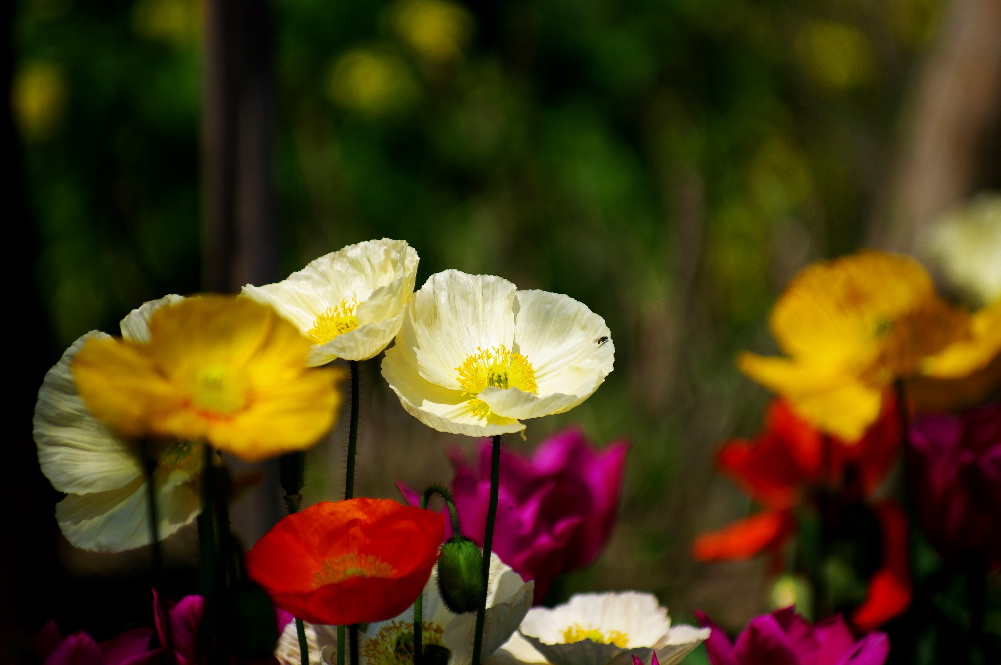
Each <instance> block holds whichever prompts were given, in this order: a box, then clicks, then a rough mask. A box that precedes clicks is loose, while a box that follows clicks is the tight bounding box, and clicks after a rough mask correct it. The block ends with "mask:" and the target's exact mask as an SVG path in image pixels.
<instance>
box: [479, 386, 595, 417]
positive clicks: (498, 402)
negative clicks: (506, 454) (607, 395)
mask: <svg viewBox="0 0 1001 665" xmlns="http://www.w3.org/2000/svg"><path fill="white" fill-rule="evenodd" d="M594 387H595V388H597V387H598V386H597V385H595V386H594ZM592 392H593V391H592ZM590 395H591V393H588V394H586V395H565V394H562V393H554V394H550V395H543V396H541V397H540V396H538V395H533V394H531V393H526V392H522V391H521V390H518V389H517V388H508V389H506V390H505V389H501V388H485V389H484V390H482V391H481V392H480V393H479V395H477V397H478V398H479V399H480V400H482V401H483V402H484V403H485V404H486V405H487V406H489V407H490V411H491V412H492V413H495V414H497V415H499V416H501V417H504V418H510V419H512V420H517V419H528V418H541V417H542V416H548V415H552V414H555V413H563V412H564V411H569V410H570V409H572V408H574V407H575V406H577V405H578V404H580V403H581V402H583V401H584V400H585V399H587V398H588V397H590Z"/></svg>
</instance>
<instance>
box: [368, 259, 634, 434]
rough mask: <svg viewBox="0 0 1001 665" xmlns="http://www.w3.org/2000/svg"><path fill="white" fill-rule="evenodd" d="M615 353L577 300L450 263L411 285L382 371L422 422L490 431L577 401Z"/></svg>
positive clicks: (599, 323) (600, 325)
mask: <svg viewBox="0 0 1001 665" xmlns="http://www.w3.org/2000/svg"><path fill="white" fill-rule="evenodd" d="M614 355H615V347H614V345H613V344H612V341H611V339H610V332H609V330H608V326H606V325H605V322H604V320H602V318H601V317H600V316H598V315H597V314H595V313H593V312H592V311H591V310H589V309H588V308H587V307H585V306H584V305H583V304H581V303H579V302H577V301H576V300H574V299H572V298H569V297H567V296H564V295H560V294H556V293H549V292H546V291H518V290H516V288H515V286H514V284H512V283H511V282H508V281H507V280H504V279H501V278H500V277H494V276H492V275H467V274H466V273H462V272H458V271H456V270H447V271H445V272H441V273H438V274H436V275H432V276H431V277H430V278H429V279H428V281H427V283H425V284H424V286H423V287H421V289H420V290H419V291H418V292H417V293H416V294H415V296H414V300H413V302H412V304H411V306H410V307H409V308H408V310H407V315H406V317H405V318H404V321H403V326H402V327H401V328H400V334H399V335H398V336H397V338H396V344H395V345H393V347H392V348H390V349H388V350H387V351H386V357H385V359H384V360H383V363H382V375H383V376H384V377H385V378H386V381H388V382H389V386H390V388H392V389H393V391H394V392H395V393H396V394H397V396H399V398H400V402H401V403H402V404H403V408H404V409H406V410H407V411H408V412H409V413H410V414H411V415H412V416H414V417H415V418H417V419H418V420H420V421H421V422H422V423H424V424H425V425H428V426H429V427H433V428H434V429H436V430H439V431H441V432H450V433H453V434H465V435H467V436H492V435H496V434H505V433H510V432H520V431H522V430H523V429H525V426H524V425H523V424H522V423H521V422H520V421H521V420H522V419H527V418H538V417H540V416H545V415H549V414H554V413H562V412H564V411H568V410H570V409H572V408H573V407H575V406H577V405H578V404H580V403H581V402H583V401H584V400H585V399H587V398H588V397H589V396H590V395H591V394H592V393H593V392H594V391H595V390H597V388H598V386H599V385H601V383H602V382H603V381H604V380H605V377H606V376H607V375H608V373H609V372H611V371H612V364H613V360H614Z"/></svg>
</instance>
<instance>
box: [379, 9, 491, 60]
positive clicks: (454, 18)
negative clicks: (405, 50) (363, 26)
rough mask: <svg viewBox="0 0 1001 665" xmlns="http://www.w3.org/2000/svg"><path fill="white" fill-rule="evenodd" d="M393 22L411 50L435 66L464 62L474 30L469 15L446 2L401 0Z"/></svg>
mask: <svg viewBox="0 0 1001 665" xmlns="http://www.w3.org/2000/svg"><path fill="white" fill-rule="evenodd" d="M390 21H391V22H392V24H393V26H394V27H395V28H396V31H397V33H399V35H400V37H402V38H403V40H404V41H406V42H407V43H408V44H409V45H410V47H411V48H413V49H414V50H415V51H416V52H417V53H418V54H419V55H420V56H421V57H422V58H423V59H424V60H427V61H428V62H431V63H434V64H439V63H444V62H450V61H454V60H460V59H462V51H463V49H465V47H466V45H467V44H468V43H469V39H470V37H471V34H472V29H473V17H472V16H471V15H470V13H469V12H468V11H466V9H465V8H464V7H463V6H462V5H459V4H455V3H452V2H447V1H446V0H400V2H397V3H395V4H394V5H393V6H392V7H391V8H390Z"/></svg>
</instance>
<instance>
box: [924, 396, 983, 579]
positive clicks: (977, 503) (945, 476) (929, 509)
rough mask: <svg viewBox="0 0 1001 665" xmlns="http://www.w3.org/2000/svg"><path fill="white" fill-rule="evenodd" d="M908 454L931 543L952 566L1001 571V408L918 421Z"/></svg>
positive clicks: (938, 416)
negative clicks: (1000, 569)
mask: <svg viewBox="0 0 1001 665" xmlns="http://www.w3.org/2000/svg"><path fill="white" fill-rule="evenodd" d="M908 454H909V460H908V461H909V462H910V463H909V464H908V472H909V475H910V481H911V486H912V487H913V488H914V491H913V492H912V494H913V496H914V500H915V501H916V502H917V508H918V513H919V515H920V518H921V524H922V527H923V528H924V530H925V533H926V535H927V536H928V540H929V541H930V542H931V543H932V544H933V545H934V546H935V548H936V549H937V550H938V551H939V553H941V554H942V556H943V557H944V558H945V559H946V560H947V561H949V562H950V563H953V564H958V565H962V566H968V567H971V568H985V567H986V568H991V569H997V568H999V567H1001V529H999V528H998V517H997V516H998V514H999V513H1001V403H992V404H987V405H984V406H980V407H977V408H973V409H969V410H967V411H965V412H963V413H961V414H959V415H950V414H941V415H925V416H921V417H919V418H918V419H917V420H916V421H915V423H914V426H913V427H912V428H911V432H910V446H909V450H908Z"/></svg>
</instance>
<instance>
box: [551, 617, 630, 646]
mask: <svg viewBox="0 0 1001 665" xmlns="http://www.w3.org/2000/svg"><path fill="white" fill-rule="evenodd" d="M584 640H591V641H592V642H597V643H598V644H614V645H615V646H617V647H623V648H625V647H626V646H628V644H629V636H628V635H626V634H625V633H622V632H619V631H617V630H610V631H608V635H607V636H606V635H605V634H604V633H602V632H601V631H600V630H598V629H597V628H584V627H583V626H581V625H580V624H579V623H575V624H573V625H572V626H569V627H567V628H564V629H563V641H564V642H565V643H567V644H572V643H574V642H583V641H584Z"/></svg>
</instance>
